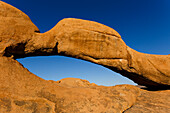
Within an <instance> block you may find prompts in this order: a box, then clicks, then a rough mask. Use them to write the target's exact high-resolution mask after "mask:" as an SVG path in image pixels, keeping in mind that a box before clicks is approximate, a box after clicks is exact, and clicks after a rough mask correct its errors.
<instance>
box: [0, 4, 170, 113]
mask: <svg viewBox="0 0 170 113" xmlns="http://www.w3.org/2000/svg"><path fill="white" fill-rule="evenodd" d="M54 54H55V55H58V54H59V55H64V56H69V57H75V58H79V59H84V60H87V61H90V62H93V63H97V64H100V65H103V66H105V67H107V68H109V69H111V70H113V71H116V72H118V73H120V74H122V75H123V76H126V77H128V78H130V79H132V80H133V81H135V82H136V83H138V84H140V85H145V86H147V87H148V88H149V89H154V90H158V89H168V88H169V85H170V56H169V55H149V54H143V53H139V52H137V51H135V50H133V49H131V48H129V47H128V46H127V45H126V44H125V43H124V41H123V40H122V39H121V36H120V35H119V34H118V33H117V32H116V31H115V30H114V29H112V28H110V27H107V26H105V25H102V24H99V23H97V22H92V21H87V20H80V19H72V18H68V19H63V20H61V21H60V22H59V23H58V24H57V25H56V26H55V27H54V28H52V29H51V30H50V31H48V32H46V33H39V30H38V28H37V27H36V26H35V25H34V24H33V23H32V22H31V20H30V19H29V17H28V16H27V15H26V14H24V13H23V12H22V11H20V10H18V9H17V8H15V7H13V6H11V5H8V4H6V3H4V2H2V1H0V113H1V112H2V113H8V112H10V113H32V112H34V113H39V112H40V113H88V112H93V113H104V112H107V113H121V112H124V113H133V112H142V113H143V112H154V113H168V111H170V107H169V106H170V101H169V100H170V98H169V97H170V91H169V90H162V91H146V90H142V89H140V88H137V87H135V86H131V85H119V86H113V87H104V86H97V85H96V84H94V83H89V82H88V81H86V80H81V79H75V78H67V79H63V80H60V81H46V80H43V79H41V78H39V77H37V76H36V75H34V74H32V73H31V72H29V71H28V70H27V69H26V68H24V67H23V66H22V65H21V64H20V63H18V62H17V61H16V60H15V59H16V58H22V57H28V56H39V55H54Z"/></svg>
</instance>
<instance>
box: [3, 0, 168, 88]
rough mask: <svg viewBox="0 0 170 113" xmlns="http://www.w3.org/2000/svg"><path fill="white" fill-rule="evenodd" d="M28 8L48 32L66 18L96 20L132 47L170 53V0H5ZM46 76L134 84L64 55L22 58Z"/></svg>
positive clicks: (26, 10)
mask: <svg viewBox="0 0 170 113" xmlns="http://www.w3.org/2000/svg"><path fill="white" fill-rule="evenodd" d="M2 1H4V2H7V3H9V4H11V5H13V6H15V7H17V8H19V9H20V10H22V11H23V12H25V13H26V14H27V15H28V16H29V17H30V18H31V20H32V21H33V23H34V24H36V25H37V26H38V28H39V29H40V31H41V32H46V31H48V30H50V29H51V28H52V27H53V26H55V25H56V23H57V22H58V21H60V20H61V19H63V18H68V17H72V18H80V19H86V20H92V21H96V22H99V23H102V24H105V25H107V26H110V27H112V28H114V29H115V30H116V31H118V32H119V33H120V34H121V36H122V39H123V40H124V41H125V43H126V44H127V45H128V46H130V47H131V48H133V49H135V50H137V51H140V52H144V53H150V54H163V55H167V54H170V44H169V42H170V0H104V1H103V0H48V1H47V0H2ZM18 61H19V62H21V63H22V64H23V65H24V66H25V67H27V68H28V69H29V70H30V71H31V72H33V73H35V74H36V75H38V76H40V77H42V78H44V79H53V80H59V79H61V78H65V77H76V78H83V79H87V80H89V81H90V82H94V83H97V84H103V85H115V84H123V83H125V84H134V83H133V82H132V81H129V80H127V79H126V78H124V77H122V76H120V75H119V74H117V73H114V72H112V71H110V70H109V69H107V68H104V67H102V66H99V65H96V64H92V63H89V62H86V61H82V60H78V59H73V58H68V57H62V56H50V57H30V58H24V59H18Z"/></svg>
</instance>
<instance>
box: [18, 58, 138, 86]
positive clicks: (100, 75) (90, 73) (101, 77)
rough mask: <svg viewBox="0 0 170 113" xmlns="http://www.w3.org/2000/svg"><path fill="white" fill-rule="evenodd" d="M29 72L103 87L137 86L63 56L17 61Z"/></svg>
mask: <svg viewBox="0 0 170 113" xmlns="http://www.w3.org/2000/svg"><path fill="white" fill-rule="evenodd" d="M17 61H19V62H20V63H21V64H23V65H24V67H26V68H27V69H28V70H29V71H30V72H32V73H34V74H35V75H37V76H39V77H41V78H43V79H45V80H54V81H58V80H60V79H63V78H80V79H85V80H88V81H89V82H90V83H95V84H97V85H103V86H114V85H120V84H131V85H137V84H136V83H134V82H133V81H132V80H130V79H128V78H126V77H124V76H122V75H120V74H118V73H116V72H114V71H112V70H110V69H108V68H106V67H103V66H101V65H98V64H94V63H91V62H89V61H85V60H80V59H76V58H70V57H64V56H59V55H57V56H38V57H26V58H20V59H17Z"/></svg>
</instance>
